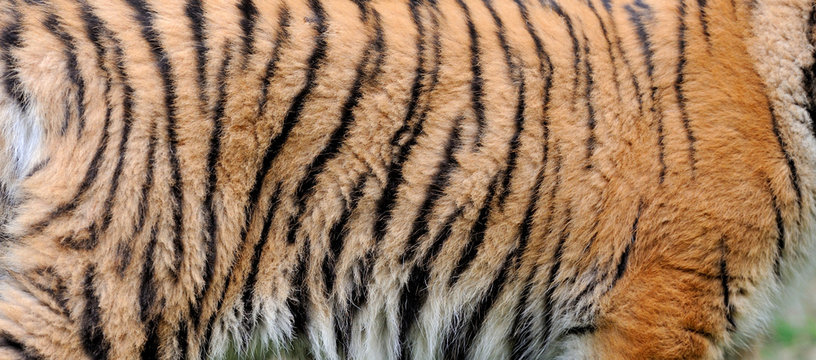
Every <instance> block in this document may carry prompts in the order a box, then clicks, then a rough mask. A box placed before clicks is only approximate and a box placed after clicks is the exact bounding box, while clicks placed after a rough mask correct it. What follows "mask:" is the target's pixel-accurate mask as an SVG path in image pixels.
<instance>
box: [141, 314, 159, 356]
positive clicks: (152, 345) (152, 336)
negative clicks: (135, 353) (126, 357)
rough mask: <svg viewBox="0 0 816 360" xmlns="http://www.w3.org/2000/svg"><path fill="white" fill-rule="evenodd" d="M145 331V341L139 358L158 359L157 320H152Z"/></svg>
mask: <svg viewBox="0 0 816 360" xmlns="http://www.w3.org/2000/svg"><path fill="white" fill-rule="evenodd" d="M145 329H146V330H145V338H146V340H145V343H144V345H143V346H142V352H141V356H140V358H141V359H142V360H156V359H158V358H159V346H161V339H159V324H158V319H154V320H152V321H151V322H150V323H149V324H148V325H147V326H146V327H145Z"/></svg>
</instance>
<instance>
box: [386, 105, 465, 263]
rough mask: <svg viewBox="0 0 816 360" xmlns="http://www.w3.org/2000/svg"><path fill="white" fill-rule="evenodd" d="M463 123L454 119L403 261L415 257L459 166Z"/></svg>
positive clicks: (460, 119) (409, 238)
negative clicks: (438, 202) (417, 247)
mask: <svg viewBox="0 0 816 360" xmlns="http://www.w3.org/2000/svg"><path fill="white" fill-rule="evenodd" d="M461 123H462V117H461V116H458V117H456V119H454V121H453V125H452V129H451V132H450V134H449V135H448V140H447V142H446V144H445V152H444V155H443V157H442V160H441V161H440V162H439V163H438V164H437V166H436V167H435V168H436V172H435V173H434V174H433V175H431V179H433V180H432V182H431V183H430V184H429V185H428V188H427V189H426V190H425V192H424V194H425V199H424V200H423V201H422V205H421V206H420V207H419V210H418V211H417V215H416V217H415V218H414V221H413V225H412V226H411V232H410V233H409V236H408V239H407V240H406V243H405V251H404V252H403V255H402V256H401V261H402V263H405V262H407V261H409V260H411V259H412V258H413V257H414V253H415V251H416V243H417V242H418V241H419V239H420V238H421V237H423V236H425V234H427V233H428V222H429V221H430V220H431V219H432V217H431V215H433V209H434V205H435V204H436V201H437V200H439V198H441V197H442V195H444V194H445V189H446V188H447V186H448V183H449V182H450V175H451V172H453V170H454V169H456V168H457V167H458V166H459V163H458V162H457V161H456V158H455V156H454V154H455V152H456V150H457V149H458V148H459V146H460V145H461V143H462V142H461V139H460V134H461V128H460V125H461Z"/></svg>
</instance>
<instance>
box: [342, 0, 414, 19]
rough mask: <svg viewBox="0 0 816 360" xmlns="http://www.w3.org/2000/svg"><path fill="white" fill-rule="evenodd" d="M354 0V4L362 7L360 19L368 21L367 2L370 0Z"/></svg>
mask: <svg viewBox="0 0 816 360" xmlns="http://www.w3.org/2000/svg"><path fill="white" fill-rule="evenodd" d="M352 1H354V4H355V5H357V8H359V9H360V21H362V22H366V21H368V9H367V8H366V3H367V2H368V0H352ZM412 1H414V0H412Z"/></svg>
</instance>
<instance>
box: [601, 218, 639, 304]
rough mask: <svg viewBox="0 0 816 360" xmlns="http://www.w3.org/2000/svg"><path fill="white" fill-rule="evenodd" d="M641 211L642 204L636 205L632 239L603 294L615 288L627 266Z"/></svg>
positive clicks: (635, 239) (635, 238)
mask: <svg viewBox="0 0 816 360" xmlns="http://www.w3.org/2000/svg"><path fill="white" fill-rule="evenodd" d="M642 209H643V203H640V205H638V212H637V216H635V222H634V223H633V224H632V237H631V239H630V240H629V243H627V244H626V247H625V248H624V249H623V253H622V254H621V256H620V260H619V261H618V266H617V267H616V270H615V277H614V278H612V283H611V284H609V287H607V289H606V290H605V291H604V292H608V291H609V290H611V289H612V288H614V287H615V284H617V283H618V280H620V278H622V277H623V273H624V272H626V266H627V265H628V264H629V253H630V252H631V251H632V246H634V245H635V241H637V230H638V222H639V221H640V214H641V211H642Z"/></svg>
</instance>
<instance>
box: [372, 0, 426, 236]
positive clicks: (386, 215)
mask: <svg viewBox="0 0 816 360" xmlns="http://www.w3.org/2000/svg"><path fill="white" fill-rule="evenodd" d="M409 4H410V9H411V15H412V18H413V20H414V23H415V24H416V26H417V32H418V35H417V68H416V74H415V76H414V82H413V85H411V98H410V100H409V101H408V107H407V110H406V115H405V119H404V120H403V125H402V127H401V128H400V129H399V130H397V132H396V133H395V134H394V137H393V138H392V140H391V143H392V145H394V146H398V151H397V152H396V153H397V155H396V156H395V157H394V159H392V160H391V163H390V164H389V166H388V174H387V178H386V181H385V187H384V188H383V192H382V195H381V196H380V198H379V199H378V200H377V214H379V216H377V218H376V220H375V221H374V239H375V243H377V244H378V243H379V242H380V240H382V239H383V237H384V236H385V233H386V230H387V228H388V224H389V222H390V221H391V216H392V210H393V208H394V205H395V204H396V200H397V190H398V189H399V187H400V185H402V183H403V182H404V181H405V179H404V177H403V173H402V167H403V165H404V163H405V161H406V159H408V157H409V155H410V154H411V151H412V149H413V147H414V145H416V142H417V137H418V136H419V134H421V133H422V132H423V125H424V123H425V117H426V116H427V113H428V109H429V107H430V105H426V106H424V107H423V108H422V109H421V110H420V113H419V116H418V119H417V121H416V123H415V124H414V125H413V127H410V126H409V123H410V121H411V119H412V118H413V116H414V114H415V113H416V109H417V107H418V106H419V97H420V95H421V94H423V93H425V94H430V93H432V92H433V90H434V89H435V88H436V84H437V83H438V81H439V67H440V61H441V59H440V52H441V43H440V40H439V25H438V22H437V19H436V17H435V16H434V17H432V20H433V32H434V33H433V40H432V42H433V57H434V66H433V68H432V69H431V72H430V74H427V75H426V73H425V69H424V64H425V60H424V55H425V44H424V37H425V34H424V26H423V24H422V21H421V19H420V16H419V9H417V5H418V4H417V1H411V2H410V3H409ZM428 75H429V76H430V84H429V85H428V87H427V90H426V91H423V90H424V86H423V80H424V79H425V77H426V76H428ZM428 101H430V98H428ZM408 131H410V133H409V134H408V138H407V139H405V140H404V142H403V143H402V145H399V143H400V140H401V139H402V138H403V137H404V135H403V134H404V133H406V132H408Z"/></svg>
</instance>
